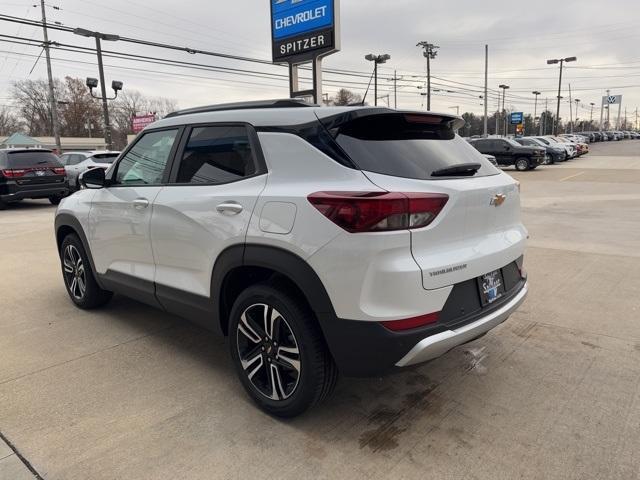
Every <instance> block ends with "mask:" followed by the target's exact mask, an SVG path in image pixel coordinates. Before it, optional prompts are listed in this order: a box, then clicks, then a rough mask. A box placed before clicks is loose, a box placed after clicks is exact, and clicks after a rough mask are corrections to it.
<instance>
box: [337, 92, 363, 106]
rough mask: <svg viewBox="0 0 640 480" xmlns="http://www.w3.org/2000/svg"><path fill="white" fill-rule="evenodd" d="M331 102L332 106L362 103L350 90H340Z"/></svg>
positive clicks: (360, 98)
mask: <svg viewBox="0 0 640 480" xmlns="http://www.w3.org/2000/svg"><path fill="white" fill-rule="evenodd" d="M332 101H333V104H334V105H353V104H354V103H360V102H362V97H361V96H360V95H358V94H357V93H353V92H352V91H351V90H347V89H346V88H341V89H340V90H338V93H336V95H335V97H333V100H332Z"/></svg>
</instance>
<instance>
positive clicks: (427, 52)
mask: <svg viewBox="0 0 640 480" xmlns="http://www.w3.org/2000/svg"><path fill="white" fill-rule="evenodd" d="M416 47H422V48H424V53H423V55H424V57H425V58H426V59H427V110H431V60H433V59H435V58H436V56H437V55H438V52H437V50H438V49H439V48H440V47H438V46H437V45H434V44H433V43H429V42H424V41H423V42H420V43H418V44H417V45H416Z"/></svg>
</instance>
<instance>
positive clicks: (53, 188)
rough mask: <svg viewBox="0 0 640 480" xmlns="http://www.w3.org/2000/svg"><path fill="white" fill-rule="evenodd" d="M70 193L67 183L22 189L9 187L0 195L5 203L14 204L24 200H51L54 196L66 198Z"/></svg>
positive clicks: (13, 186)
mask: <svg viewBox="0 0 640 480" xmlns="http://www.w3.org/2000/svg"><path fill="white" fill-rule="evenodd" d="M68 193H69V185H68V184H67V182H66V181H65V182H62V183H56V184H45V185H30V186H25V187H21V186H18V185H11V186H9V185H7V188H6V189H3V191H1V193H0V200H2V201H3V202H14V201H18V200H22V199H24V198H49V197H54V196H64V195H67V194H68Z"/></svg>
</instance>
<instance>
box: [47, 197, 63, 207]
mask: <svg viewBox="0 0 640 480" xmlns="http://www.w3.org/2000/svg"><path fill="white" fill-rule="evenodd" d="M60 200H62V197H60V196H58V195H55V196H53V197H49V202H50V203H51V205H58V204H59V203H60Z"/></svg>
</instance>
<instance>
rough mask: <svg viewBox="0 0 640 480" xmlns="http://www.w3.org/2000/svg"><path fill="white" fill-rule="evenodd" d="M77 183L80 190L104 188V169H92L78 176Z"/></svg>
mask: <svg viewBox="0 0 640 480" xmlns="http://www.w3.org/2000/svg"><path fill="white" fill-rule="evenodd" d="M78 181H79V182H80V186H81V187H82V188H94V189H96V188H104V186H105V184H106V180H105V176H104V169H102V168H92V169H90V170H86V171H84V172H82V173H81V174H80V176H79V177H78Z"/></svg>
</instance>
